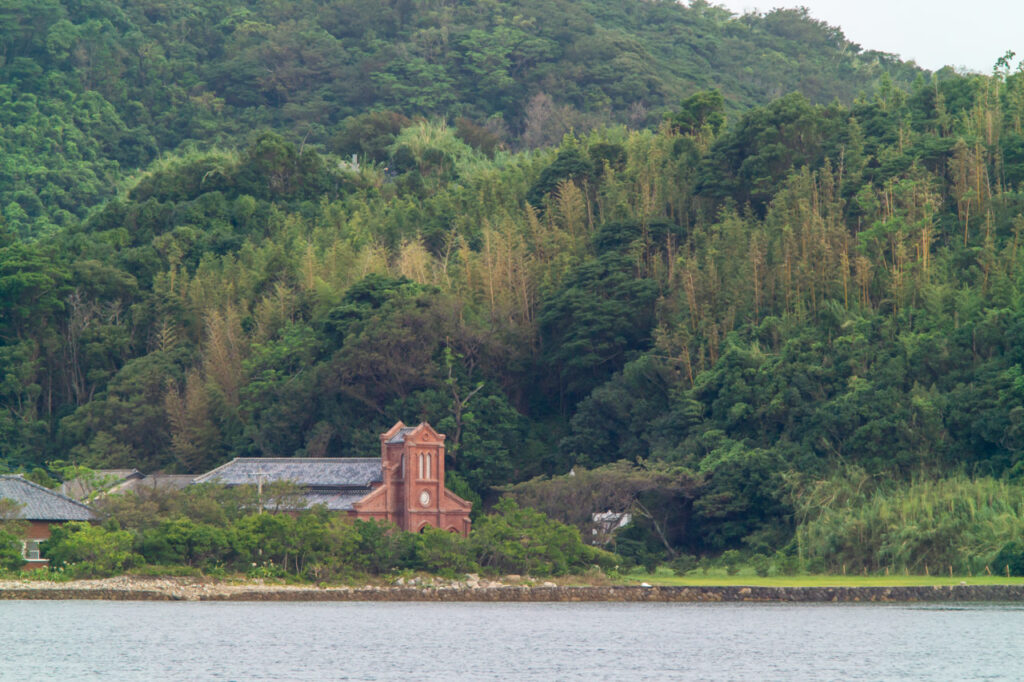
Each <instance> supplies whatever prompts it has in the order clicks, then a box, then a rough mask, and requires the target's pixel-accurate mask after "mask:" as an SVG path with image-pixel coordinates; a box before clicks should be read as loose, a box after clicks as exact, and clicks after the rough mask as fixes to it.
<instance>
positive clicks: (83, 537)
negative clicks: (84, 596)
mask: <svg viewBox="0 0 1024 682" xmlns="http://www.w3.org/2000/svg"><path fill="white" fill-rule="evenodd" d="M40 549H41V551H42V554H43V556H45V557H46V558H47V559H49V560H50V566H51V567H52V568H61V567H68V568H69V569H70V570H71V572H72V574H73V575H74V576H75V577H88V576H105V575H112V574H114V573H117V572H120V571H123V570H124V569H126V568H131V567H132V566H134V565H136V564H138V563H141V561H142V557H140V556H139V555H138V554H134V553H133V552H132V551H131V549H132V534H131V533H130V532H128V531H125V530H107V529H106V528H104V527H102V526H94V525H92V524H90V523H87V522H85V521H72V522H70V523H66V524H64V525H60V526H56V525H55V526H53V527H52V530H51V531H50V539H49V540H46V541H45V542H43V543H42V544H41V545H40Z"/></svg>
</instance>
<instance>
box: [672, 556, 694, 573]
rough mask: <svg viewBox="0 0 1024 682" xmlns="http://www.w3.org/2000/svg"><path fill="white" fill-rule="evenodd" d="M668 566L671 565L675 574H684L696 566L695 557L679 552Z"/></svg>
mask: <svg viewBox="0 0 1024 682" xmlns="http://www.w3.org/2000/svg"><path fill="white" fill-rule="evenodd" d="M669 566H671V567H672V572H673V573H675V574H676V575H686V574H687V573H689V572H690V571H692V570H693V569H695V568H697V557H695V556H693V555H692V554H680V555H679V556H677V557H676V558H675V559H673V560H672V561H671V563H670V564H669Z"/></svg>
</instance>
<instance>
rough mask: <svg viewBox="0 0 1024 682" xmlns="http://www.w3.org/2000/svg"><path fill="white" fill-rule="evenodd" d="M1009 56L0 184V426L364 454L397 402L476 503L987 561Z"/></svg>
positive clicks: (212, 461) (819, 563)
mask: <svg viewBox="0 0 1024 682" xmlns="http://www.w3.org/2000/svg"><path fill="white" fill-rule="evenodd" d="M1010 59H1011V56H1008V57H1007V58H1005V59H1004V60H1001V62H1000V64H999V65H998V66H997V69H996V71H995V72H994V73H993V75H992V76H979V75H953V74H946V75H944V76H943V77H942V78H939V77H934V78H931V79H926V78H924V77H921V78H919V79H918V80H917V82H915V83H914V84H913V85H911V86H908V87H906V88H904V87H899V86H897V85H895V84H894V83H893V82H892V81H891V80H890V79H889V78H888V77H886V76H884V75H883V77H882V78H881V81H880V85H879V87H878V88H877V89H876V90H875V92H873V93H872V94H870V95H862V96H860V97H859V98H857V99H855V100H853V101H852V102H851V103H850V104H848V105H846V104H841V103H839V102H833V103H832V104H814V103H812V102H811V101H809V100H808V99H807V98H805V97H804V96H803V95H801V94H796V93H794V94H790V95H785V96H782V97H779V98H777V99H774V100H773V101H771V102H770V103H767V104H765V105H763V106H759V107H754V108H751V109H749V110H746V111H745V112H743V113H736V112H731V111H729V110H727V107H726V103H725V101H724V100H723V98H722V96H721V95H720V94H719V93H718V92H715V91H703V92H699V93H696V94H694V95H692V96H690V97H688V98H686V99H684V100H682V102H681V104H679V105H678V106H676V107H675V108H674V109H673V110H671V111H669V112H668V113H666V114H665V116H664V117H663V118H662V119H661V120H660V121H658V122H657V123H656V124H654V125H646V126H633V127H627V126H625V125H607V126H597V127H594V128H592V129H589V130H586V131H583V130H581V131H579V132H569V133H566V134H565V135H564V136H563V137H562V139H561V142H560V143H558V144H557V145H555V146H551V147H543V146H542V147H538V148H536V149H523V150H521V151H516V152H513V151H510V150H509V149H508V148H507V146H503V145H500V144H495V143H494V139H493V138H490V137H488V136H487V134H486V130H484V129H482V128H479V127H473V126H470V125H468V124H467V123H466V122H462V123H456V122H455V121H450V122H449V121H446V120H445V118H444V117H441V116H435V117H419V118H406V117H405V116H404V115H403V114H401V113H400V112H398V111H390V112H387V111H377V112H374V113H367V114H358V115H354V116H352V117H350V118H348V119H346V121H345V123H344V126H343V128H344V129H348V130H351V131H359V132H358V134H354V135H353V136H351V137H350V138H347V139H349V142H345V143H343V142H338V143H337V145H339V146H337V147H335V148H329V147H328V146H325V145H322V144H305V143H303V142H302V141H301V140H292V139H289V138H288V137H287V136H282V135H280V134H278V133H275V132H272V131H268V130H260V131H256V132H254V133H252V134H251V135H250V136H249V137H248V138H247V139H246V141H245V142H244V143H242V144H238V145H226V146H224V147H223V148H218V147H209V146H205V147H204V146H196V147H195V148H191V149H184V150H182V151H179V152H177V153H174V154H168V155H164V156H163V157H162V158H161V159H159V160H158V161H156V162H154V163H152V164H151V165H150V166H148V167H147V169H146V170H145V171H144V172H140V173H139V174H137V175H136V176H135V177H134V179H133V180H132V182H131V183H130V187H129V188H128V189H126V190H125V191H123V192H121V193H120V194H119V195H118V196H117V197H116V198H113V199H111V200H110V201H108V202H106V203H104V204H103V205H101V206H99V207H97V208H96V209H95V210H93V211H91V212H90V213H89V214H88V215H87V216H86V217H84V218H82V219H77V218H74V217H72V218H68V220H67V224H66V225H64V226H62V227H60V229H52V230H49V231H47V232H46V234H43V235H39V236H38V237H37V238H34V239H27V238H25V237H24V235H23V234H22V232H23V230H22V229H21V228H20V227H18V226H17V225H16V223H17V222H18V220H19V217H18V216H16V215H10V216H9V215H8V213H10V212H16V211H15V210H14V209H10V211H8V209H4V210H5V212H4V214H3V215H4V218H3V219H2V222H0V232H2V234H0V296H2V297H3V302H4V303H3V309H2V317H0V368H2V373H0V405H2V407H3V410H2V412H0V462H3V463H5V466H6V468H8V469H11V470H19V469H20V470H25V471H33V470H38V471H37V472H36V474H35V475H36V476H37V477H39V478H43V477H45V476H46V471H47V470H50V471H53V470H56V468H57V467H58V466H59V465H61V464H64V463H73V464H75V465H85V466H89V467H94V468H104V467H108V468H109V467H138V468H140V469H143V470H149V471H152V470H157V469H164V470H167V471H177V472H201V471H205V470H208V469H210V468H212V467H214V466H216V465H219V464H221V463H223V462H224V461H226V460H227V459H229V458H231V457H234V456H278V457H280V456H325V455H326V456H365V455H368V454H371V453H372V452H374V443H375V442H376V434H377V433H379V432H380V431H382V430H383V429H384V428H386V426H387V425H388V424H391V423H393V422H394V421H395V420H396V419H403V420H405V421H407V422H408V421H410V420H412V421H415V420H417V419H426V420H429V421H430V422H431V423H432V424H434V425H435V426H437V427H438V429H439V430H441V431H443V432H445V433H447V434H448V437H449V447H450V452H451V454H452V456H453V462H452V465H451V467H452V469H453V470H454V473H453V474H452V477H451V480H450V481H449V485H450V487H452V488H453V489H454V490H456V492H459V493H460V494H463V495H465V496H468V497H471V498H473V499H475V500H476V501H477V503H478V505H477V506H480V503H490V502H492V501H493V500H494V499H495V498H496V497H497V496H498V495H499V494H501V493H502V492H504V493H505V494H508V495H510V496H513V497H519V498H520V499H521V500H530V501H531V504H534V505H535V506H538V507H542V508H543V509H544V511H546V512H547V513H548V514H549V515H551V516H554V517H557V518H561V519H562V520H564V521H567V522H573V523H577V524H578V525H581V526H586V524H587V523H589V521H588V520H587V518H586V517H585V515H584V516H580V513H579V512H580V510H579V509H576V508H574V507H573V505H574V504H575V503H574V502H573V500H577V501H578V500H579V499H583V498H584V497H585V498H586V499H587V504H590V505H593V506H594V507H595V509H594V510H593V511H599V510H601V509H619V510H621V511H632V512H633V513H634V518H635V521H634V523H633V524H632V526H630V527H629V528H628V529H626V530H625V531H623V532H622V533H620V536H619V537H620V541H619V547H618V548H619V550H620V552H621V553H623V554H625V555H627V556H629V555H631V556H634V557H637V558H638V559H643V557H644V556H647V555H658V556H663V557H673V556H681V555H687V554H704V553H719V552H721V551H724V550H728V549H740V550H743V551H747V552H751V553H762V554H766V555H768V554H776V553H779V554H780V555H789V556H796V557H799V559H800V560H801V561H804V562H806V564H807V565H808V566H814V567H818V568H821V569H828V570H841V569H842V567H844V566H845V567H848V568H849V569H850V570H856V571H860V570H869V571H883V570H892V571H902V570H910V571H920V570H922V569H923V567H924V566H925V565H929V566H932V567H946V566H953V567H955V568H956V570H958V571H965V570H973V571H979V570H984V567H985V566H987V565H990V564H991V563H992V562H993V561H994V559H995V557H996V556H997V554H998V553H999V552H1000V550H1003V549H1004V547H1005V546H1006V545H1007V543H1010V542H1011V541H1012V540H1014V539H1015V538H1017V537H1019V536H1020V533H1021V530H1022V526H1024V518H1022V515H1021V509H1020V505H1019V504H1018V503H1017V501H1018V500H1019V499H1020V498H1021V492H1022V488H1021V484H1020V478H1021V475H1022V473H1024V373H1022V369H1021V367H1022V365H1021V363H1022V362H1024V355H1022V351H1021V348H1024V345H1022V341H1024V296H1022V294H1024V289H1022V283H1024V280H1022V275H1024V271H1022V269H1021V267H1020V263H1021V257H1020V256H1019V255H1018V249H1020V248H1024V243H1022V239H1024V195H1022V194H1021V183H1022V182H1024V132H1022V131H1021V120H1022V117H1024V73H1022V72H1021V71H1020V69H1018V70H1016V71H1013V70H1012V69H1011V63H1010ZM371 133H372V135H371ZM337 139H339V140H343V139H346V138H345V136H344V135H341V136H340V137H339V138H337ZM371 139H372V140H375V141H376V142H375V145H376V146H374V147H373V148H369V147H366V146H365V144H364V142H366V141H367V140H371ZM353 140H354V142H353ZM346 144H348V145H350V146H345V145H346ZM353 144H356V145H363V146H359V147H358V148H355V147H352V146H351V145H353ZM333 152H337V153H333ZM571 470H573V471H574V473H576V477H577V478H578V479H579V480H583V479H586V480H588V481H591V483H592V485H593V487H592V489H591V490H590V491H589V492H587V494H586V496H582V493H581V491H579V490H576V489H575V488H574V487H573V485H574V484H573V483H572V481H569V477H567V475H568V474H569V472H570V471H571ZM844 491H845V492H844ZM839 500H842V502H840V501H839ZM598 507H600V509H599V508H598ZM925 519H926V520H927V521H925ZM928 538H931V539H930V540H929V539H928ZM1004 556H1005V552H1004ZM943 570H945V569H944V568H943Z"/></svg>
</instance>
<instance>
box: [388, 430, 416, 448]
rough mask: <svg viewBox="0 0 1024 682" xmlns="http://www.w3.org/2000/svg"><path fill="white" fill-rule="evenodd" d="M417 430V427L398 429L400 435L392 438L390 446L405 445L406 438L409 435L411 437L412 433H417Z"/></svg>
mask: <svg viewBox="0 0 1024 682" xmlns="http://www.w3.org/2000/svg"><path fill="white" fill-rule="evenodd" d="M416 428H417V427H415V426H403V427H402V428H400V429H398V433H396V434H395V435H393V436H391V440H389V441H388V445H391V444H394V443H404V442H405V437H406V436H407V435H409V434H410V433H412V432H413V431H415V430H416Z"/></svg>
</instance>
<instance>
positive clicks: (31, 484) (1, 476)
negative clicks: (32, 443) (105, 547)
mask: <svg viewBox="0 0 1024 682" xmlns="http://www.w3.org/2000/svg"><path fill="white" fill-rule="evenodd" d="M0 479H14V480H17V481H19V482H21V483H24V484H25V485H27V486H29V487H31V488H36V489H37V490H41V491H42V492H44V493H48V494H50V495H53V496H54V497H59V498H60V499H62V500H63V501H65V502H70V503H71V504H72V505H73V506H75V507H81V508H82V509H84V510H85V511H87V512H89V514H90V515H92V516H93V518H96V517H97V516H98V515H97V514H96V512H95V511H94V510H93V508H92V507H90V506H89V505H87V504H85V503H83V502H79V501H78V500H76V499H74V498H71V497H68V496H67V495H65V494H64V493H60V492H57V491H56V490H51V489H50V488H47V487H46V486H45V485H39V484H38V483H36V482H35V481H30V480H28V479H27V478H25V477H24V476H23V475H21V474H0Z"/></svg>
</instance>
